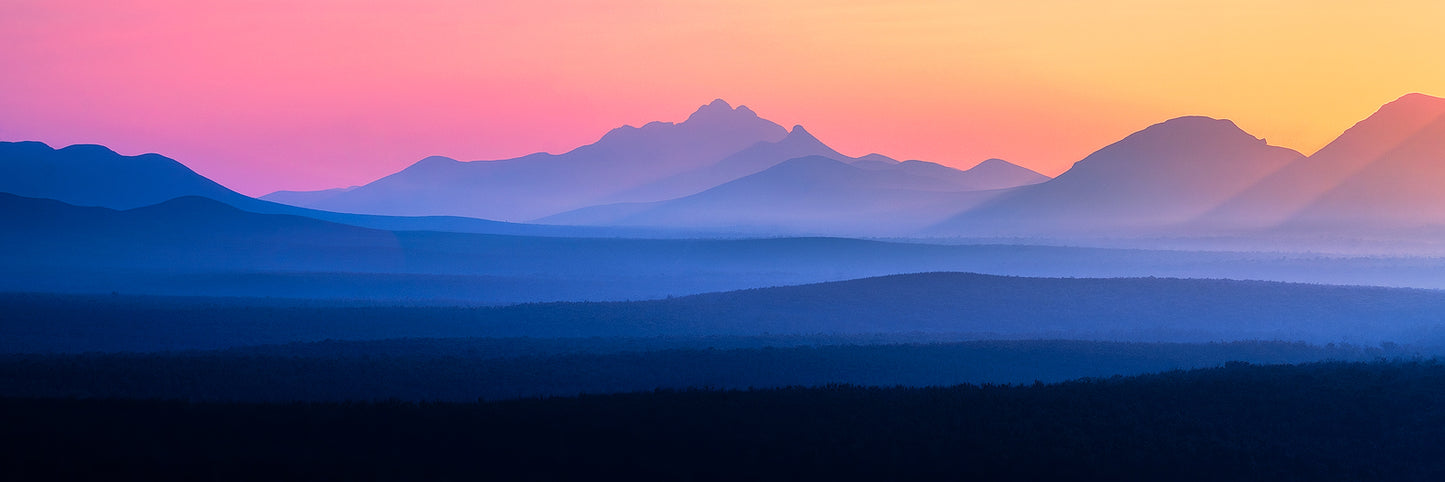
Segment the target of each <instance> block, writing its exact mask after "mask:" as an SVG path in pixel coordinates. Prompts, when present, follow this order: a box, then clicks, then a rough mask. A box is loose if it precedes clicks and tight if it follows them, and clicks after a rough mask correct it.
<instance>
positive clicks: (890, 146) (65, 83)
mask: <svg viewBox="0 0 1445 482" xmlns="http://www.w3.org/2000/svg"><path fill="white" fill-rule="evenodd" d="M1442 18H1445V2H1440V1H1438V0H1419V1H1389V0H1383V1H1375V2H1358V1H1337V0H1280V1H1269V0H1250V1H1242V0H1213V1H1207V2H1205V1H1200V2H1192V1H1191V2H1185V1H1161V0H1094V1H1088V2H1079V1H1073V0H1034V1H1027V2H998V1H988V2H975V1H931V0H929V1H902V0H789V1H776V0H769V1H761V0H759V1H753V0H735V1H712V0H689V1H676V0H664V1H639V0H608V1H586V0H566V1H563V0H530V1H526V2H519V1H477V0H410V1H404V2H403V1H379V0H316V1H295V0H289V1H279V0H276V1H273V0H252V1H237V0H215V1H206V2H195V1H190V0H136V1H125V0H117V1H109V2H95V1H88V0H87V1H77V0H0V45H4V46H5V47H4V48H0V65H3V66H4V67H3V68H0V140H7V141H18V140H38V141H44V142H47V143H50V144H51V145H53V146H57V147H59V146H63V145H69V144H75V143H92V144H103V145H107V146H109V147H111V148H113V149H115V150H117V151H118V152H120V153H122V154H141V153H146V152H157V153H160V154H164V155H167V156H169V157H172V158H175V159H177V160H180V161H181V162H183V163H185V164H186V165H188V166H190V167H191V168H193V169H195V170H196V171H198V172H200V173H201V174H203V175H206V176H208V177H211V178H212V179H214V180H216V181H218V182H220V183H222V184H225V185H226V186H228V187H231V188H233V189H236V190H238V191H241V192H242V193H245V194H250V195H261V194H265V193H269V192H271V191H275V190H281V189H290V190H302V189H323V188H330V187H339V186H348V185H357V184H364V183H366V182H369V181H371V180H374V179H376V178H379V177H382V176H385V175H387V174H390V173H393V172H395V171H398V170H400V169H402V168H404V167H406V166H407V165H410V164H411V163H413V162H415V161H417V160H419V159H421V158H423V157H426V156H429V155H444V156H449V157H453V158H457V159H462V160H478V159H505V158H511V157H516V156H520V155H524V154H528V153H531V152H538V151H545V152H553V153H560V152H565V151H567V150H570V149H572V148H576V147H578V146H581V145H585V144H588V143H591V142H594V141H596V140H597V139H598V138H600V137H601V136H602V134H604V133H605V132H607V131H608V130H609V129H611V128H614V127H617V126H620V125H623V124H631V125H635V126H636V125H642V124H644V123H647V122H649V121H654V120H662V121H681V120H683V119H684V118H686V117H687V115H688V114H689V113H691V112H692V111H693V110H695V109H696V108H697V107H698V106H701V105H703V104H706V103H708V102H709V101H711V100H712V99H714V98H722V99H725V100H727V101H728V102H730V103H732V104H734V105H737V104H742V105H747V106H748V107H750V108H752V109H753V110H755V111H757V112H758V113H759V115H761V116H763V117H765V118H768V119H771V120H773V121H775V122H778V123H779V124H783V125H784V126H791V125H793V124H802V125H804V126H806V127H807V128H808V130H809V131H810V132H811V133H813V134H814V135H816V136H817V137H818V138H820V139H821V140H823V141H824V142H826V143H828V144H829V145H831V146H833V147H834V148H836V149H838V150H839V151H841V152H843V153H845V154H849V155H854V156H857V155H863V154H867V153H870V152H879V153H883V154H886V155H889V156H892V157H895V158H898V159H923V160H928V161H934V162H939V163H942V164H947V165H952V166H955V167H960V168H967V167H970V166H972V165H974V164H977V163H978V162H980V161H983V160H984V159H987V158H992V157H997V158H1002V159H1006V160H1010V161H1013V162H1015V163H1018V164H1020V165H1023V166H1026V167H1030V168H1033V169H1035V170H1038V171H1040V172H1043V173H1045V174H1049V175H1057V174H1059V173H1060V172H1063V171H1064V170H1066V169H1068V167H1069V166H1070V165H1071V164H1072V163H1074V162H1076V161H1078V160H1080V159H1082V158H1084V157H1085V156H1086V155H1088V154H1089V153H1090V152H1093V151H1094V150H1097V149H1098V148H1100V147H1103V146H1104V145H1107V144H1109V143H1111V142H1113V141H1116V140H1118V139H1120V138H1123V137H1124V136H1126V135H1128V134H1129V133H1131V132H1134V131H1137V130H1139V129H1142V128H1144V127H1147V126H1149V125H1151V124H1154V123H1157V122H1161V121H1163V120H1166V119H1169V118H1173V117H1178V116H1182V115H1207V116H1212V117H1220V118H1228V119H1231V120H1234V121H1235V122H1236V123H1237V124H1239V125H1240V126H1241V127H1242V128H1244V129H1245V130H1247V131H1249V132H1250V133H1252V134H1254V135H1256V136H1259V137H1264V138H1266V139H1267V140H1268V141H1269V142H1270V143H1271V144H1275V145H1282V146H1285V147H1290V148H1294V149H1297V150H1300V151H1302V152H1305V153H1307V154H1308V153H1311V152H1313V151H1314V150H1316V149H1318V148H1320V147H1322V146H1323V145H1324V144H1326V143H1328V142H1329V141H1330V140H1331V139H1333V138H1334V137H1335V136H1337V135H1338V134H1339V133H1340V132H1341V131H1343V130H1344V129H1346V128H1348V127H1350V126H1351V125H1353V123H1355V122H1357V121H1359V120H1360V119H1363V118H1364V117H1366V116H1368V115H1369V114H1370V113H1372V112H1374V111H1375V110H1376V109H1377V108H1379V106H1380V105H1382V104H1384V103H1386V102H1389V101H1391V100H1394V99H1395V98H1397V97H1399V96H1401V95H1403V94H1406V93H1410V92H1423V93H1426V94H1432V95H1437V96H1440V95H1445V62H1442V61H1440V59H1441V57H1440V51H1439V47H1440V46H1442V45H1445V29H1442V28H1440V27H1439V22H1440V19H1442Z"/></svg>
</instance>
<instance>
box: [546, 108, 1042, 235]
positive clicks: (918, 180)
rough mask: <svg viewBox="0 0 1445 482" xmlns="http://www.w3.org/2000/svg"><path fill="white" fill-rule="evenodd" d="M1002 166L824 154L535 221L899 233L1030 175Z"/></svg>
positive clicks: (770, 230) (991, 163)
mask: <svg viewBox="0 0 1445 482" xmlns="http://www.w3.org/2000/svg"><path fill="white" fill-rule="evenodd" d="M795 131H796V130H795ZM858 162H869V161H858ZM1000 163H1003V164H1007V163H1006V162H1005V161H993V162H989V163H986V164H987V165H984V166H980V168H975V169H980V170H981V173H979V174H978V175H973V174H974V170H969V171H958V170H957V169H953V168H950V167H946V166H941V165H938V164H933V163H928V162H922V161H906V162H901V163H899V162H894V163H893V164H888V165H872V166H869V168H863V167H858V166H857V165H853V164H848V163H846V162H843V161H840V160H838V159H835V158H831V157H828V156H822V155H815V156H807V157H800V158H795V159H790V160H787V161H784V162H783V163H781V164H778V165H775V166H773V167H770V168H768V169H766V170H763V171H762V172H758V173H756V174H751V175H748V176H745V177H742V178H740V179H737V180H735V181H731V182H727V183H724V184H722V185H720V186H717V187H714V188H712V189H708V190H706V191H703V192H700V193H698V194H694V195H691V196H686V197H682V198H678V199H673V200H668V201H661V202H653V203H622V204H611V205H604V206H596V207H590V208H584V209H580V210H576V211H572V212H568V213H563V214H559V215H557V216H552V217H548V218H544V219H542V220H541V222H551V223H561V224H595V225H624V226H627V225H636V226H670V227H687V228H710V229H735V230H751V231H757V230H762V231H765V232H776V233H789V232H791V233H807V234H852V235H899V234H905V233H908V232H911V231H913V230H917V229H919V228H922V227H924V226H928V225H930V224H932V223H936V222H938V221H940V220H942V219H945V218H947V217H948V216H949V215H951V214H953V213H956V212H958V211H959V210H960V209H966V208H967V207H969V206H972V205H975V204H977V203H979V202H982V201H984V200H987V199H989V198H992V197H993V196H996V195H998V194H999V193H1001V192H1002V191H999V190H981V189H977V186H980V185H989V184H990V183H993V182H999V181H998V179H999V178H1000V177H1002V176H1000V173H1004V174H1005V175H1008V176H1014V177H1015V178H1021V177H1025V176H1019V175H1018V171H1019V170H1022V171H1026V172H1032V171H1027V170H1026V169H1023V168H1017V169H1010V168H1008V167H1005V166H1003V165H1001V164H1000ZM855 164H856V163H855ZM1009 166H1011V164H1010V165H1009ZM1035 175H1036V176H1039V177H1042V175H1038V174H1037V173H1035ZM1030 179H1032V178H1030Z"/></svg>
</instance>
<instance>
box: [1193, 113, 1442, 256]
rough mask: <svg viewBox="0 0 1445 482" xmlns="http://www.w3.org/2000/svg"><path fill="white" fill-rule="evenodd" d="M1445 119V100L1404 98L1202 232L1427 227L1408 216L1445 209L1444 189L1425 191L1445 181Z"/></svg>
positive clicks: (1268, 182)
mask: <svg viewBox="0 0 1445 482" xmlns="http://www.w3.org/2000/svg"><path fill="white" fill-rule="evenodd" d="M1442 119H1445V99H1440V98H1437V97H1431V96H1428V95H1424V94H1409V95H1406V96H1404V97H1401V98H1400V99H1398V100H1395V101H1394V102H1390V103H1389V104H1386V105H1385V106H1384V107H1381V108H1380V110H1379V111H1377V112H1375V113H1374V114H1373V115H1371V116H1370V117H1368V118H1366V119H1365V120H1362V121H1360V122H1359V123H1357V124H1355V125H1354V127H1351V128H1350V129H1349V130H1347V131H1345V132H1344V133H1343V134H1341V135H1340V137H1338V138H1336V139H1335V140H1334V141H1333V142H1331V143H1330V144H1328V145H1326V146H1325V147H1324V148H1322V149H1320V150H1319V151H1318V152H1316V153H1315V154H1313V155H1311V156H1309V157H1308V158H1301V159H1296V160H1295V161H1294V162H1291V163H1290V164H1289V165H1287V166H1285V167H1284V168H1282V169H1280V170H1279V171H1276V172H1275V173H1273V174H1271V175H1269V176H1267V177H1265V178H1264V179H1261V180H1260V181H1259V182H1258V183H1256V184H1255V185H1253V186H1251V187H1250V188H1249V189H1247V190H1245V191H1244V192H1241V193H1240V194H1239V195H1237V196H1235V197H1234V198H1232V199H1230V200H1229V201H1228V202H1226V203H1224V204H1223V205H1221V206H1219V207H1218V208H1217V209H1215V210H1213V211H1211V212H1209V213H1207V214H1206V215H1204V216H1202V217H1201V218H1200V219H1199V220H1198V222H1197V225H1198V226H1199V227H1202V228H1215V229H1219V228H1224V229H1231V228H1233V229H1239V228H1246V229H1251V228H1252V229H1257V228H1269V227H1274V226H1278V225H1280V224H1283V223H1286V222H1290V223H1291V224H1293V225H1313V226H1331V225H1341V224H1356V223H1364V224H1369V225H1378V224H1379V223H1382V222H1388V223H1395V222H1405V223H1407V224H1408V223H1411V222H1420V221H1426V220H1427V219H1423V218H1421V219H1414V220H1410V219H1408V218H1409V217H1410V216H1401V215H1402V214H1405V213H1410V214H1411V215H1412V216H1413V215H1419V214H1425V213H1433V212H1435V210H1431V209H1420V208H1422V207H1425V206H1439V205H1441V204H1439V200H1440V197H1438V196H1434V195H1433V194H1434V193H1436V192H1439V191H1440V189H1438V188H1434V187H1431V186H1421V185H1420V184H1421V183H1422V182H1423V183H1425V184H1427V185H1428V184H1438V183H1439V181H1440V180H1445V177H1441V176H1439V169H1440V165H1441V163H1442V162H1445V155H1441V154H1440V150H1439V149H1440V145H1441V144H1440V143H1442V142H1445V137H1442V136H1441V135H1440V134H1439V132H1438V129H1439V126H1438V124H1439V123H1440V122H1441V121H1442ZM1431 129H1434V130H1435V132H1434V133H1433V134H1432V133H1431V132H1429V131H1430V130H1431ZM1432 141H1433V142H1434V143H1435V146H1434V147H1433V148H1432V147H1431V146H1430V145H1429V144H1430V143H1431V142H1432ZM1405 144H1409V145H1405ZM1432 149H1433V150H1432ZM1432 152H1433V154H1432ZM1432 200H1433V201H1434V202H1435V203H1434V204H1429V203H1430V202H1431V201H1432ZM1441 221H1442V219H1439V218H1435V219H1433V222H1435V223H1440V222H1441Z"/></svg>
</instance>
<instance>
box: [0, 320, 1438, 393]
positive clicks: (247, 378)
mask: <svg viewBox="0 0 1445 482" xmlns="http://www.w3.org/2000/svg"><path fill="white" fill-rule="evenodd" d="M920 336H921V335H920ZM890 340H894V341H896V338H891V337H883V336H873V337H845V336H835V337H822V336H818V337H796V338H782V337H708V338H646V339H571V340H543V339H405V340H380V341H371V342H323V343H307V344H290V345H281V346H264V347H245V348H238V349H230V350H218V351H201V352H167V353H112V354H105V353H87V354H51V355H0V396H20V397H41V398H54V397H86V398H130V399H176V400H190V401H217V402H238V401H239V402H277V403H285V402H295V401H307V402H316V401H327V402H342V401H376V400H405V401H453V402H457V401H475V400H478V399H486V400H497V399H510V398H521V397H536V396H575V395H578V394H584V393H585V394H602V393H621V392H641V391H651V390H654V389H658V388H671V389H688V388H707V389H746V388H777V387H788V386H821V385H829V384H840V383H847V384H854V385H867V386H895V385H903V386H948V385H956V384H959V383H995V384H997V383H1033V382H1035V381H1043V382H1059V381H1065V380H1071V379H1077V378H1083V377H1101V376H1113V375H1135V374H1141V373H1153V372H1162V371H1168V370H1175V369H1187V368H1201V367H1213V366H1219V365H1221V364H1223V363H1226V362H1229V361H1247V362H1253V363H1301V362H1312V361H1321V360H1373V359H1378V358H1387V357H1388V358H1399V357H1414V356H1419V355H1420V353H1419V352H1417V351H1414V350H1412V349H1410V348H1407V347H1401V346H1390V345H1387V346H1383V347H1372V348H1366V347H1357V346H1338V345H1332V346H1314V345H1308V344H1304V343H1283V342H1233V343H1200V344H1181V343H1120V342H1095V341H1066V340H1015V341H1005V340H998V341H967V342H953V343H936V342H935V343H891V342H889V341H890ZM714 346H718V347H723V348H714ZM699 347H706V348H699ZM728 347H733V348H728ZM739 347H744V348H739Z"/></svg>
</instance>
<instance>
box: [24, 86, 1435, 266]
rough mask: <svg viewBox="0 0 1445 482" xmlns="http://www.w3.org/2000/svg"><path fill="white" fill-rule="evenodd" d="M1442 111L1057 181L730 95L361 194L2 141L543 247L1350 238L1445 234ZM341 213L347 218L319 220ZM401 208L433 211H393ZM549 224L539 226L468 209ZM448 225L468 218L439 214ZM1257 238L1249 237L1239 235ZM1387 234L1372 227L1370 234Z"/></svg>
mask: <svg viewBox="0 0 1445 482" xmlns="http://www.w3.org/2000/svg"><path fill="white" fill-rule="evenodd" d="M1441 179H1445V99H1440V98H1437V97H1431V96H1427V95H1423V94H1410V95H1406V96H1403V97H1401V98H1399V99H1398V100H1396V101H1394V102H1390V103H1389V104H1386V105H1385V106H1383V107H1382V108H1381V109H1379V111H1378V112H1376V113H1374V114H1373V115H1371V116H1370V117H1369V118H1367V119H1364V120H1362V121H1360V122H1359V123H1358V124H1356V125H1355V126H1354V127H1352V128H1350V129H1349V130H1347V131H1346V132H1344V133H1343V134H1342V135H1341V136H1340V137H1339V138H1337V139H1336V140H1335V141H1334V142H1332V143H1330V144H1329V145H1327V146H1326V147H1324V148H1323V149H1321V150H1320V151H1319V152H1317V153H1315V154H1314V155H1311V156H1308V157H1306V156H1303V155H1301V154H1300V153H1298V152H1295V151H1292V150H1289V149H1285V148H1281V147H1276V146H1271V145H1269V144H1268V143H1266V142H1265V141H1264V140H1262V139H1258V138H1256V137H1255V136H1252V135H1250V134H1248V133H1246V132H1244V131H1243V130H1241V129H1240V128H1239V127H1238V126H1236V125H1235V124H1234V123H1232V122H1230V121H1228V120H1221V119H1212V118H1208V117H1181V118H1177V119H1172V120H1169V121H1166V122H1163V123H1159V124H1156V125H1153V126H1150V127H1148V128H1146V129H1144V130H1141V131H1139V132H1136V133H1134V134H1132V135H1129V136H1128V137H1126V138H1124V139H1122V140H1120V141H1118V142H1115V143H1113V144H1111V145H1109V146H1106V147H1104V148H1103V149H1100V150H1099V151H1097V152H1095V153H1093V154H1091V155H1089V156H1088V157H1086V158H1085V159H1083V160H1081V161H1079V162H1077V163H1075V165H1074V166H1073V167H1072V168H1071V169H1070V170H1069V171H1067V172H1065V173H1064V174H1062V175H1060V176H1059V177H1057V178H1055V179H1048V178H1047V177H1045V176H1042V175H1040V174H1038V173H1036V172H1033V171H1029V170H1027V169H1024V168H1022V167H1019V166H1016V165H1013V164H1010V163H1008V162H1006V161H1001V160H997V159H991V160H988V161H985V162H983V163H980V164H979V165H978V166H976V167H974V168H972V169H969V170H966V171H962V170H958V169H953V168H950V167H946V166H942V165H938V164H933V163H928V162H922V161H903V162H899V161H897V160H894V159H891V158H889V157H887V156H882V155H878V154H870V155H867V156H862V157H857V158H854V157H849V156H846V155H843V154H841V153H839V152H837V151H836V150H834V149H832V148H830V147H829V146H827V145H826V144H824V143H823V142H822V141H820V140H818V139H817V138H816V137H814V136H813V135H812V134H811V133H809V132H808V131H807V130H806V129H804V128H803V127H802V126H795V127H793V128H792V129H784V128H783V127H782V126H780V125H778V124H776V123H773V122H771V121H768V120H766V119H763V118H761V117H759V116H758V115H757V114H756V113H754V112H753V111H751V110H749V109H748V108H746V107H741V106H740V107H732V106H731V105H729V104H727V103H726V102H723V101H721V100H718V101H714V102H712V103H710V104H708V105H705V106H702V107H701V108H699V109H698V110H697V111H696V112H694V113H693V114H692V115H691V116H689V117H688V118H687V120H685V121H683V122H680V123H665V122H653V123H649V124H647V125H644V126H642V127H640V128H634V127H626V126H624V127H621V128H618V129H614V130H612V131H611V132H609V133H607V134H606V135H604V136H603V137H602V138H601V139H600V140H599V141H598V142H596V143H594V144H591V145H587V146H583V147H580V148H577V149H575V150H573V151H570V152H568V153H565V154H560V155H552V154H543V153H539V154H533V155H529V156H524V157H521V158H517V159H511V160H504V161H475V162H460V161H456V160H452V159H449V158H444V157H431V158H427V159H424V160H422V161H421V162H418V163H416V164H414V165H412V166H411V167H408V168H407V169H405V170H403V171H401V172H398V173H396V174H393V175H391V176H387V177H385V178H383V179H380V180H378V181H376V182H373V183H371V184H368V185H365V186H359V187H352V188H345V189H333V190H326V191H315V192H280V193H274V194H272V195H270V196H268V197H269V198H270V199H275V200H283V201H286V202H288V203H294V204H298V205H303V206H309V207H297V206H291V205H286V204H280V203H276V202H270V201H267V200H260V199H254V198H250V197H247V196H244V195H241V194H239V193H236V192H234V191H231V190H229V189H226V188H225V187H224V186H221V185H220V184H217V183H215V182H212V181H211V180H209V179H206V178H205V177H203V176H201V175H199V174H197V173H195V172H193V171H191V170H190V169H188V168H186V167H185V166H184V165H182V164H181V163H179V162H176V161H175V160H172V159H169V158H166V157H164V156H160V155H156V154H145V155H140V156H121V155H119V154H117V153H115V152H113V151H111V150H109V149H107V148H105V147H102V146H94V145H76V146H70V147H66V148H62V149H53V148H51V147H49V146H47V145H45V144H42V143H38V142H0V192H6V193H12V194H15V195H19V196H24V197H34V198H46V199H56V200H60V201H63V202H66V203H70V204H74V205H77V206H98V207H105V208H111V209H118V210H128V209H134V208H137V207H141V206H148V205H155V204H159V203H163V202H165V201H168V200H171V199H175V198H178V197H185V196H197V197H202V198H206V199H211V200H215V201H219V202H221V203H224V204H226V205H229V206H232V207H234V208H237V209H240V210H243V211H248V212H252V213H262V214H285V215H295V216H305V217H310V218H314V219H319V220H326V221H331V222H336V223H342V224H348V225H353V226H359V227H367V228H373V229H380V230H386V231H403V230H427V231H453V232H470V233H490V234H520V235H546V236H565V237H578V236H584V237H585V236H633V235H638V234H642V235H646V233H660V232H662V231H657V229H668V230H672V231H668V232H670V233H673V234H672V235H677V233H678V232H679V231H677V230H679V229H690V230H700V231H692V232H689V233H686V235H689V236H691V235H694V234H696V235H702V236H707V235H709V233H710V234H713V235H715V234H719V232H726V233H728V234H730V235H735V234H738V233H754V234H755V233H768V234H828V235H842V236H877V235H886V236H910V235H920V234H921V235H929V236H940V235H941V236H1025V237H1028V236H1042V237H1050V238H1067V237H1071V236H1089V237H1098V236H1107V237H1130V236H1137V235H1148V236H1155V235H1164V236H1175V235H1185V236H1212V235H1215V234H1221V233H1226V234H1230V235H1244V236H1252V235H1255V234H1260V235H1265V236H1270V235H1276V234H1280V233H1289V234H1290V235H1294V234H1298V233H1297V232H1299V231H1301V230H1303V231H1304V232H1305V233H1306V234H1307V233H1310V232H1326V233H1331V234H1334V235H1344V236H1356V237H1360V236H1366V237H1368V236H1374V235H1379V234H1381V233H1384V232H1385V231H1380V230H1390V231H1389V232H1402V231H1399V230H1401V229H1405V230H1414V231H1410V232H1414V233H1428V232H1433V231H1429V230H1428V229H1426V230H1420V229H1421V228H1429V229H1438V228H1441V227H1445V211H1441V210H1438V209H1435V208H1434V207H1435V206H1440V205H1442V204H1445V190H1442V189H1439V188H1438V187H1437V184H1438V182H1439V180H1441ZM313 208H326V209H334V210H338V211H347V212H348V213H341V212H333V211H326V210H319V209H313ZM349 212H363V213H366V212H371V213H375V212H383V213H385V212H390V213H397V214H402V213H405V214H418V215H422V214H425V215H431V216H418V217H410V216H386V215H375V214H351V213H349ZM487 213H491V214H494V215H495V216H493V217H502V218H510V219H526V220H530V219H534V218H540V219H541V220H542V222H545V223H550V224H551V225H527V224H514V223H506V222H497V221H489V220H484V219H476V218H469V217H461V216H484V215H487ZM438 214H453V215H457V216H435V215H438ZM1240 233H1243V234H1240ZM1372 233H1373V234H1372Z"/></svg>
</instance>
